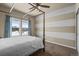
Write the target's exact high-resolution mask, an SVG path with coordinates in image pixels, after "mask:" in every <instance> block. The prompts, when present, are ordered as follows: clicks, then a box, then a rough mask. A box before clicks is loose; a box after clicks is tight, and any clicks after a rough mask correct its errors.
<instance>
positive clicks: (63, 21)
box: [36, 4, 76, 48]
mask: <svg viewBox="0 0 79 59" xmlns="http://www.w3.org/2000/svg"><path fill="white" fill-rule="evenodd" d="M59 7H60V6H58V9H55V10H52V11H50V12H48V13H46V18H45V19H46V20H45V32H46V33H45V35H46V36H45V38H46V41H49V42H51V43H55V44H60V45H63V46H67V47H71V48H76V36H75V34H76V33H75V4H70V5H68V6H66V7H62V8H59ZM42 20H43V16H42V15H40V16H38V17H36V32H37V33H36V34H37V36H39V37H42V34H43V33H42V31H43V21H42Z"/></svg>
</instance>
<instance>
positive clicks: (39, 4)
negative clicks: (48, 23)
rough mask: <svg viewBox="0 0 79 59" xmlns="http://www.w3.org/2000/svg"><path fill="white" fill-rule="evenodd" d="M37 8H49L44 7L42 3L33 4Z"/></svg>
mask: <svg viewBox="0 0 79 59" xmlns="http://www.w3.org/2000/svg"><path fill="white" fill-rule="evenodd" d="M33 4H34V5H35V6H36V7H43V8H49V7H50V6H48V5H42V4H41V3H33Z"/></svg>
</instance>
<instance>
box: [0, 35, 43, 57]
mask: <svg viewBox="0 0 79 59" xmlns="http://www.w3.org/2000/svg"><path fill="white" fill-rule="evenodd" d="M41 48H43V42H42V39H40V38H37V37H32V36H21V37H12V38H3V39H0V55H2V56H22V55H30V54H31V53H33V52H35V51H36V50H38V49H41Z"/></svg>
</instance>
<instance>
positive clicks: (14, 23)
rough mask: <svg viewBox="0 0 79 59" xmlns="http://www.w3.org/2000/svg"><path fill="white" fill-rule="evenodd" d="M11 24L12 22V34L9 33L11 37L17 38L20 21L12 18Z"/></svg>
mask: <svg viewBox="0 0 79 59" xmlns="http://www.w3.org/2000/svg"><path fill="white" fill-rule="evenodd" d="M11 22H12V33H11V35H12V36H19V35H20V32H19V29H20V20H19V19H16V18H12V19H11Z"/></svg>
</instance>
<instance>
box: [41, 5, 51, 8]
mask: <svg viewBox="0 0 79 59" xmlns="http://www.w3.org/2000/svg"><path fill="white" fill-rule="evenodd" d="M40 6H41V7H45V8H50V6H47V5H40Z"/></svg>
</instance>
